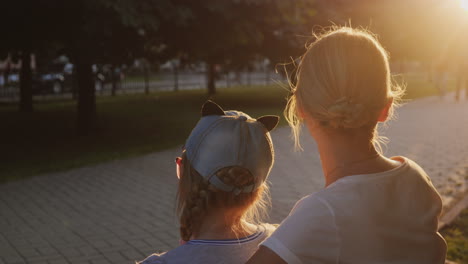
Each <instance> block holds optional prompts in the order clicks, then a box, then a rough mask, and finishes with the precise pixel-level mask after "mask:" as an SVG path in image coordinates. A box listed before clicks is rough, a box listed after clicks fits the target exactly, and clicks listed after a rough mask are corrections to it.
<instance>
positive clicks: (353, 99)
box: [248, 27, 446, 264]
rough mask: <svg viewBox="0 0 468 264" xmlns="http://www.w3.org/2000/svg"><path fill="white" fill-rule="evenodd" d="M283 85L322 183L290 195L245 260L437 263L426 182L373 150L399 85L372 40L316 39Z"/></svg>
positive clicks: (409, 166)
mask: <svg viewBox="0 0 468 264" xmlns="http://www.w3.org/2000/svg"><path fill="white" fill-rule="evenodd" d="M292 89H293V94H292V96H291V97H290V99H289V102H288V106H287V108H286V110H285V115H286V116H287V119H288V122H289V123H290V125H291V126H292V131H293V135H294V136H295V139H296V144H297V145H299V142H298V140H299V130H300V123H304V124H305V125H306V126H307V128H308V131H309V134H310V135H311V136H312V137H313V138H314V139H315V141H316V142H317V146H318V150H319V153H320V158H321V163H322V169H323V172H324V176H325V183H326V184H325V185H326V186H325V188H324V189H322V190H321V191H319V192H317V193H314V194H311V195H308V196H306V197H304V198H302V199H301V200H300V201H298V202H297V203H296V205H295V206H294V208H293V210H292V211H291V213H290V214H289V216H288V217H287V218H286V219H285V220H284V221H283V223H282V224H281V225H280V227H279V228H278V229H277V230H276V231H275V232H274V233H273V234H272V236H271V237H270V238H268V239H267V240H266V241H265V242H263V244H262V247H260V250H259V251H258V252H257V253H256V254H255V255H254V256H253V257H252V258H251V259H250V260H249V262H248V263H249V264H252V263H269V264H271V263H290V264H291V263H294V264H296V263H360V264H363V263H398V264H400V263H408V264H409V263H425V264H428V263H444V260H445V253H446V244H445V241H444V239H443V238H442V237H441V236H440V234H439V233H438V232H437V221H438V216H439V214H440V212H441V208H442V202H441V198H440V196H439V194H438V193H437V191H436V190H435V188H434V187H433V185H432V183H431V180H430V179H429V177H428V176H427V174H426V173H425V172H424V171H423V170H422V169H421V168H420V167H419V166H418V165H417V164H416V163H415V162H414V161H411V160H410V159H408V158H405V157H392V158H387V157H384V156H383V155H382V154H381V153H380V151H379V147H378V146H379V144H378V137H377V130H376V129H377V123H378V122H384V121H386V120H387V119H388V118H390V117H391V116H392V112H393V108H394V105H395V103H396V102H397V101H398V99H399V98H400V96H401V95H402V93H403V91H402V89H401V88H400V87H398V86H395V85H392V82H391V76H390V69H389V62H388V55H387V53H386V51H385V50H384V49H383V48H382V46H381V45H380V44H379V43H378V41H377V40H376V39H375V38H374V37H373V36H372V35H371V34H369V33H367V32H364V31H362V30H356V29H352V28H348V27H341V28H334V29H332V30H331V31H329V32H325V33H323V34H322V35H319V36H316V40H315V42H314V43H312V44H311V45H310V46H308V48H307V51H306V53H305V55H304V56H303V58H302V60H301V62H300V64H299V68H298V72H297V85H296V86H295V87H293V88H292Z"/></svg>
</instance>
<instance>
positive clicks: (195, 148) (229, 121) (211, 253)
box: [140, 101, 278, 264]
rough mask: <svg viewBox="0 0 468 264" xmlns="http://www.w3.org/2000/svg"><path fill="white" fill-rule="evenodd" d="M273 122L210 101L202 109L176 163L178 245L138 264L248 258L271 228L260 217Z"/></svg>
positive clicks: (265, 194)
mask: <svg viewBox="0 0 468 264" xmlns="http://www.w3.org/2000/svg"><path fill="white" fill-rule="evenodd" d="M176 114H177V113H176ZM176 118H177V117H176ZM277 123H278V117H277V116H265V117H260V118H258V119H253V118H251V117H250V116H248V115H247V114H245V113H242V112H238V111H223V110H222V109H221V107H219V106H218V105H217V104H215V103H213V102H211V101H208V102H207V103H205V104H204V105H203V108H202V118H201V119H200V121H199V122H198V124H197V125H196V126H195V128H194V129H193V130H192V133H191V134H190V136H189V138H188V139H187V141H186V143H185V147H184V150H183V152H182V157H180V158H177V159H176V162H177V174H178V177H179V188H178V193H177V209H178V215H179V219H180V235H181V238H182V241H181V246H179V247H177V248H175V249H173V250H171V251H169V252H167V253H164V254H159V255H158V254H154V255H151V256H149V257H148V258H147V259H145V260H144V261H142V262H140V263H141V264H156V263H158V264H159V263H192V264H197V263H198V264H201V263H204V264H205V263H233V264H234V263H236V264H237V263H238V264H243V263H245V262H246V261H247V260H248V259H249V258H250V257H251V256H252V254H253V253H254V252H255V251H256V250H257V248H258V245H259V244H260V243H261V242H262V241H263V240H264V239H265V238H267V237H268V236H269V235H270V234H271V233H272V232H273V231H274V229H275V227H274V226H273V225H269V224H263V223H261V216H262V215H264V214H265V208H266V206H267V205H268V204H269V202H268V201H269V195H268V186H267V183H266V179H267V177H268V174H269V173H270V170H271V168H272V166H273V159H274V152H273V144H272V142H271V138H270V134H269V131H271V130H272V129H273V128H274V127H276V125H277ZM155 202H156V201H155Z"/></svg>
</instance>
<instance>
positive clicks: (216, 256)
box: [138, 224, 275, 264]
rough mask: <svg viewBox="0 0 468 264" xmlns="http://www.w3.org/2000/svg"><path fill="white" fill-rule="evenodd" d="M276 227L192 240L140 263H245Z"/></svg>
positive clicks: (270, 226) (266, 225)
mask: <svg viewBox="0 0 468 264" xmlns="http://www.w3.org/2000/svg"><path fill="white" fill-rule="evenodd" d="M274 230H275V227H274V226H273V225H270V224H262V225H259V226H258V227H257V231H256V232H255V233H254V234H252V235H250V236H247V237H244V238H239V239H223V240H201V239H197V240H190V241H188V242H187V243H186V244H185V245H182V246H179V247H176V248H174V249H173V250H171V251H168V252H166V253H164V254H161V255H157V254H154V255H151V256H149V257H147V258H146V259H145V260H143V261H141V262H138V263H139V264H186V263H191V264H210V263H216V264H218V263H223V264H244V263H245V262H247V260H248V259H249V258H250V257H251V256H252V255H253V254H254V253H255V251H257V250H258V246H259V245H260V243H261V242H262V241H263V240H265V239H266V238H267V237H268V236H270V235H271V233H273V231H274Z"/></svg>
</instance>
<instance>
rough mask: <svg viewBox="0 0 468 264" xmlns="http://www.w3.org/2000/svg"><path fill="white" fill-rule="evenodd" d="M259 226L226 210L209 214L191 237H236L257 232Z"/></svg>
mask: <svg viewBox="0 0 468 264" xmlns="http://www.w3.org/2000/svg"><path fill="white" fill-rule="evenodd" d="M256 230H257V226H256V225H253V224H250V223H248V222H246V221H244V220H242V219H241V217H240V216H239V215H236V214H226V213H225V212H218V213H211V214H207V215H206V216H205V217H204V218H203V223H202V224H201V225H200V227H199V229H198V231H197V232H194V234H193V235H192V237H191V239H216V240H218V239H236V238H241V237H246V236H248V235H251V234H253V233H255V231H256Z"/></svg>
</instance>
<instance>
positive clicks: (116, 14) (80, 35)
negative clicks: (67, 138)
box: [59, 0, 165, 135]
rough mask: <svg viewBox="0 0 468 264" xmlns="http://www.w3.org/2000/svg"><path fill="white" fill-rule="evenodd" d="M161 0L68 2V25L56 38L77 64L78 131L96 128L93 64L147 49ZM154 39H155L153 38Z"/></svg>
mask: <svg viewBox="0 0 468 264" xmlns="http://www.w3.org/2000/svg"><path fill="white" fill-rule="evenodd" d="M164 2H165V1H164V0H159V1H158V0H149V1H131V0H120V1H114V0H81V1H75V2H70V3H69V2H67V6H66V7H65V12H66V14H67V15H68V19H67V22H66V23H64V24H66V26H67V27H68V29H67V30H66V31H64V33H63V34H61V35H60V37H59V40H60V41H61V42H62V43H64V46H65V53H67V54H68V55H70V57H71V60H72V62H73V63H74V64H75V67H76V76H77V84H78V103H77V110H78V111H77V113H78V115H77V128H78V132H79V133H80V134H83V135H85V134H88V133H92V132H93V131H94V129H95V128H96V121H97V110H96V97H95V87H94V76H93V72H92V65H93V64H112V65H119V64H123V63H129V62H131V61H132V60H133V59H135V58H138V57H141V56H143V54H144V53H145V52H148V50H149V51H150V49H148V47H147V46H145V43H146V40H147V38H148V37H147V34H148V33H147V32H156V31H157V28H158V25H159V23H158V19H159V17H158V13H161V11H162V10H161V8H162V5H160V4H162V3H164ZM153 41H154V40H153Z"/></svg>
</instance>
